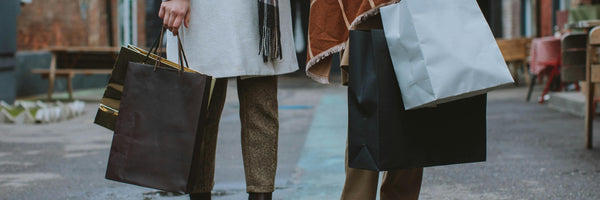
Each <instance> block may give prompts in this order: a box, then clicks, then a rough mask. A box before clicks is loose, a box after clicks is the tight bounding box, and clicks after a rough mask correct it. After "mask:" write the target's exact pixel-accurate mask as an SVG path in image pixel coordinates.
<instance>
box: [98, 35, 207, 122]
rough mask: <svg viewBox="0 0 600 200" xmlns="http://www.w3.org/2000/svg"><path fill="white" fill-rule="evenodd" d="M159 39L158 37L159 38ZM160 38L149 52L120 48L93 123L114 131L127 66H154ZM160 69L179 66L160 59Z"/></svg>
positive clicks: (132, 47)
mask: <svg viewBox="0 0 600 200" xmlns="http://www.w3.org/2000/svg"><path fill="white" fill-rule="evenodd" d="M159 37H160V36H159ZM159 39H160V38H156V41H155V42H154V45H153V46H152V48H151V49H150V51H145V50H143V49H141V48H139V47H136V46H133V45H127V46H123V47H121V50H120V51H119V55H118V57H117V62H115V65H114V66H113V71H112V73H111V76H110V79H109V80H108V84H107V86H106V89H105V90H104V95H103V96H102V100H101V102H100V104H99V106H98V111H97V112H96V117H95V119H94V123H95V124H98V125H100V126H102V127H105V128H107V129H110V130H115V124H116V122H117V117H118V115H119V104H120V101H121V93H122V92H123V83H124V82H125V76H126V74H127V66H128V64H129V62H136V63H146V64H149V65H154V64H155V63H156V61H157V59H158V58H159V56H158V53H157V52H156V51H154V52H153V51H152V50H153V49H155V50H158V46H157V45H158V41H159ZM159 66H160V67H167V68H173V69H179V68H180V66H179V65H178V64H177V63H174V62H171V61H169V60H167V59H164V58H163V59H160V65H159ZM184 70H185V71H186V72H195V71H193V70H191V69H189V68H184Z"/></svg>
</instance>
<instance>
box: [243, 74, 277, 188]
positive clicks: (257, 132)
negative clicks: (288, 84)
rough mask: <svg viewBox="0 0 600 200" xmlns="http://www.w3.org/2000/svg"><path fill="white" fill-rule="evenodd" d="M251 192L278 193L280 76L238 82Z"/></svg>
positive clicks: (245, 157)
mask: <svg viewBox="0 0 600 200" xmlns="http://www.w3.org/2000/svg"><path fill="white" fill-rule="evenodd" d="M237 89H238V96H239V102H240V120H241V122H242V156H243V157H244V172H245V174H246V190H247V192H248V193H271V192H273V191H274V190H275V172H276V170H277V143H278V135H279V119H278V104H277V76H267V77H257V78H248V79H240V78H238V80H237Z"/></svg>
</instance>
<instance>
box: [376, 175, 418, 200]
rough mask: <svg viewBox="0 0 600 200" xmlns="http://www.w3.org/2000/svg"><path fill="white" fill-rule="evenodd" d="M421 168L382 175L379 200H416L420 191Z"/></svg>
mask: <svg viewBox="0 0 600 200" xmlns="http://www.w3.org/2000/svg"><path fill="white" fill-rule="evenodd" d="M422 179H423V168H416V169H406V170H395V171H389V172H384V173H383V182H382V183H381V200H417V199H419V192H420V191H421V180H422Z"/></svg>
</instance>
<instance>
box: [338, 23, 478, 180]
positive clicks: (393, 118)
mask: <svg viewBox="0 0 600 200" xmlns="http://www.w3.org/2000/svg"><path fill="white" fill-rule="evenodd" d="M349 48H350V52H349V53H350V60H349V61H350V66H349V67H350V69H349V73H350V74H349V76H350V77H349V78H350V79H349V82H348V117H349V123H348V163H349V166H350V167H352V168H359V169H367V170H375V171H389V170H396V169H410V168H419V167H428V166H437V165H448V164H458V163H469V162H478V161H485V159H486V95H485V94H483V95H478V96H474V97H469V98H465V99H461V100H457V101H452V102H448V103H444V104H439V105H437V106H436V107H430V108H421V109H416V110H405V109H404V105H403V103H402V95H401V91H400V88H399V87H398V84H397V80H396V76H395V73H394V71H393V70H394V69H393V67H392V62H391V59H390V56H389V51H388V49H387V44H386V41H385V35H384V33H383V31H382V30H371V31H351V32H350V45H349Z"/></svg>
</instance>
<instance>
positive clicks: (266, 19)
mask: <svg viewBox="0 0 600 200" xmlns="http://www.w3.org/2000/svg"><path fill="white" fill-rule="evenodd" d="M258 9H259V11H258V14H259V20H260V21H259V31H260V43H259V49H258V54H259V55H262V56H263V61H264V62H268V61H271V60H281V59H282V55H281V31H280V30H279V27H280V24H279V5H278V2H277V0H258Z"/></svg>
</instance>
